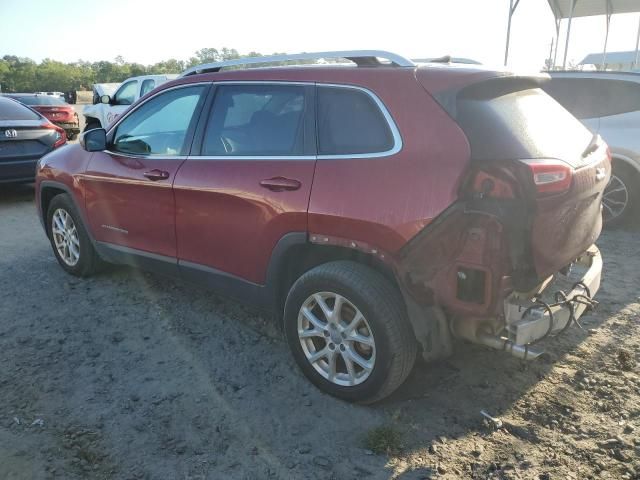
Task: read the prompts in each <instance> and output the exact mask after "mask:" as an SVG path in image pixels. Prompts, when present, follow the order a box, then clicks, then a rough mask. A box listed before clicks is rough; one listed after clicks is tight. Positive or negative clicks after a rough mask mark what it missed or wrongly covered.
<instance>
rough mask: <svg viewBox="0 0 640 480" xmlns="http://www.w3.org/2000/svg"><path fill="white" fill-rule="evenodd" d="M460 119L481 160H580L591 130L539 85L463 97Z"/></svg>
mask: <svg viewBox="0 0 640 480" xmlns="http://www.w3.org/2000/svg"><path fill="white" fill-rule="evenodd" d="M456 117H457V121H458V123H459V124H460V126H461V127H462V128H463V130H464V132H465V134H466V135H467V138H468V139H469V144H470V145H471V157H472V158H473V159H474V160H477V161H491V160H514V159H533V158H557V159H561V160H564V161H566V162H569V163H571V164H574V165H576V164H578V163H580V162H581V161H582V152H583V151H584V149H585V148H586V147H587V146H588V145H589V143H590V141H591V138H592V134H591V133H590V132H589V130H587V129H586V128H585V127H584V126H583V125H582V124H581V123H580V122H579V121H578V120H576V119H575V118H574V117H573V116H572V115H571V114H570V113H569V112H568V111H567V110H566V109H565V108H563V107H562V105H560V104H559V103H558V102H556V101H555V100H554V99H553V98H551V97H550V96H549V95H547V94H546V93H544V92H543V91H542V90H541V89H539V88H531V89H526V90H520V91H516V92H511V93H507V94H505V95H500V96H497V97H495V98H489V99H487V98H480V99H473V98H462V99H460V100H459V101H458V112H457V115H456Z"/></svg>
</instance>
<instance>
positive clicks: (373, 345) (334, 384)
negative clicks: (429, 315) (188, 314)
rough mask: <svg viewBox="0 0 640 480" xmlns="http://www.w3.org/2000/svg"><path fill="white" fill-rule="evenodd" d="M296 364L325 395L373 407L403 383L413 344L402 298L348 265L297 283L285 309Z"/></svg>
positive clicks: (370, 273)
mask: <svg viewBox="0 0 640 480" xmlns="http://www.w3.org/2000/svg"><path fill="white" fill-rule="evenodd" d="M284 322H285V323H284V329H285V335H286V338H287V342H288V344H289V347H290V348H291V351H292V353H293V357H294V359H295V361H296V363H297V364H298V366H299V367H300V369H301V370H302V372H303V373H304V374H305V375H306V376H307V378H308V379H309V380H310V381H311V382H312V383H313V384H314V385H316V386H317V387H318V388H320V389H321V390H322V391H324V392H326V393H329V394H330V395H333V396H335V397H338V398H341V399H343V400H348V401H352V402H359V403H372V402H375V401H378V400H381V399H382V398H384V397H386V396H388V395H389V394H391V393H392V392H393V391H394V390H395V389H397V388H398V387H399V386H400V385H401V384H402V383H403V382H404V380H405V379H406V378H407V376H408V375H409V373H410V372H411V369H412V368H413V364H414V362H415V358H416V351H417V344H416V340H415V337H414V335H413V331H412V328H411V325H410V324H409V321H408V319H407V316H406V313H405V309H404V304H403V302H402V298H401V296H400V293H399V292H398V291H397V289H396V288H394V287H393V285H392V284H391V283H390V282H389V281H388V280H387V279H386V278H385V277H384V276H383V275H381V274H380V273H378V272H377V271H375V270H373V269H371V268H369V267H367V266H364V265H361V264H358V263H355V262H349V261H338V262H331V263H327V264H324V265H320V266H318V267H316V268H314V269H312V270H310V271H309V272H307V273H305V274H304V275H303V276H302V277H300V278H299V279H298V280H297V281H296V282H295V284H294V285H293V287H292V288H291V290H290V292H289V295H288V296H287V301H286V304H285V318H284Z"/></svg>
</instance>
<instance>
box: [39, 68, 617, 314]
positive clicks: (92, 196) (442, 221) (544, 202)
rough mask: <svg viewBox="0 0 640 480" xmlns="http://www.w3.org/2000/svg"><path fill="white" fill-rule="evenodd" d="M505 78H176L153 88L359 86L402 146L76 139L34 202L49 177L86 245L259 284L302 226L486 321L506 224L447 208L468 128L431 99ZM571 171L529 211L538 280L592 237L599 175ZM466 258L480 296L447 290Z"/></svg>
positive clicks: (506, 257) (465, 166)
mask: <svg viewBox="0 0 640 480" xmlns="http://www.w3.org/2000/svg"><path fill="white" fill-rule="evenodd" d="M502 75H503V74H502V73H496V72H491V71H484V70H473V69H462V68H452V67H441V68H419V69H412V68H411V69H409V68H373V69H372V68H292V69H285V68H278V69H254V70H242V71H238V70H235V71H226V72H220V73H211V74H202V75H195V76H189V77H185V78H181V79H178V80H175V81H173V82H169V83H166V84H163V85H162V86H161V87H159V88H158V89H156V90H155V91H154V94H157V93H158V92H161V91H163V90H165V89H168V88H172V87H174V86H176V85H183V84H189V83H201V82H213V83H215V82H222V81H252V80H255V81H294V82H308V83H309V84H313V83H317V84H323V83H326V84H345V85H356V86H359V87H363V88H366V89H369V90H370V91H372V92H373V93H375V94H376V95H377V96H378V97H379V98H380V100H381V101H382V102H383V103H384V105H385V106H386V108H387V109H388V111H389V112H390V114H391V116H392V117H393V119H394V121H395V123H396V125H397V127H398V130H399V132H400V135H401V137H402V143H403V147H402V150H401V151H400V152H398V153H397V154H395V155H392V156H387V157H378V158H345V159H323V160H317V161H308V160H300V161H296V160H277V159H276V160H259V161H243V162H238V161H235V160H233V159H229V160H217V161H212V162H207V161H202V160H196V159H189V158H184V157H176V158H175V159H171V158H162V159H158V158H146V157H143V156H141V157H140V158H133V159H132V158H130V157H122V156H119V155H114V154H111V153H108V152H97V153H93V154H92V153H87V152H85V151H84V150H83V149H82V148H81V147H80V146H77V145H74V146H70V147H67V148H65V149H63V150H60V151H58V152H55V153H53V154H51V155H49V156H48V157H46V160H45V161H43V162H42V165H41V168H40V170H39V172H38V179H37V182H38V187H37V190H36V191H37V192H38V199H37V204H38V207H39V208H40V209H41V214H42V212H43V211H45V210H46V200H47V198H48V196H50V195H51V193H47V189H54V190H55V188H56V187H55V183H56V182H57V183H58V184H60V185H61V186H64V187H66V188H67V189H68V191H69V192H70V193H71V194H72V196H73V198H74V199H75V201H76V204H77V205H78V207H79V209H80V210H81V212H82V215H83V217H84V218H85V222H86V224H87V226H88V230H89V232H90V234H91V235H92V237H93V238H94V239H95V240H96V241H98V242H106V243H108V244H113V245H116V246H120V247H126V248H129V249H134V250H136V251H140V252H146V253H149V254H154V255H159V256H163V257H167V258H170V259H175V261H176V262H178V263H180V262H184V263H185V264H186V263H187V262H188V263H190V264H197V265H200V266H202V267H206V268H210V269H215V270H217V271H220V272H223V273H224V274H227V275H230V276H233V277H237V278H239V279H241V280H242V281H246V282H248V283H252V284H257V285H263V284H266V283H267V281H268V270H269V266H270V262H271V260H272V253H273V251H274V248H275V247H276V245H277V244H278V242H279V240H280V239H281V238H283V237H284V235H286V234H287V233H290V232H304V233H307V234H308V243H310V244H313V245H333V246H339V247H341V248H345V249H351V250H353V251H358V252H361V253H365V254H366V255H368V256H372V257H375V258H376V259H377V260H378V261H380V262H382V263H383V264H386V265H387V266H388V267H389V268H390V269H391V270H392V271H393V272H394V274H395V276H396V280H397V282H398V284H399V286H400V288H401V289H402V290H403V291H405V292H407V294H408V295H410V296H411V297H412V298H413V299H414V300H416V301H417V302H418V303H421V304H434V303H435V304H439V305H442V306H444V307H445V308H447V309H448V311H449V312H451V313H453V314H455V315H463V316H478V317H483V316H489V315H494V314H495V313H496V312H498V311H499V308H500V303H501V300H502V299H503V298H504V296H505V295H506V294H507V293H509V292H510V291H512V290H513V288H514V287H513V283H512V278H511V277H512V274H513V271H514V269H515V268H516V267H517V265H514V260H513V258H512V256H510V254H509V250H508V245H509V244H510V242H509V240H508V238H507V233H506V228H507V227H508V225H506V222H505V221H501V220H500V219H496V218H494V217H492V216H491V215H486V214H477V213H474V212H471V213H470V212H469V210H468V208H467V209H466V210H465V209H461V210H459V211H454V212H452V213H451V212H449V213H447V211H448V209H450V208H451V207H452V206H453V205H455V204H456V203H457V202H460V201H461V200H462V198H463V197H464V195H466V193H465V192H464V186H465V185H466V184H465V182H466V181H467V180H468V177H469V175H470V172H471V170H473V169H472V167H471V162H470V158H471V155H472V152H471V148H470V145H469V141H468V140H467V136H466V135H465V132H464V131H463V129H462V128H461V127H460V126H459V125H458V124H457V123H456V122H455V121H454V120H453V119H452V118H451V117H450V115H449V114H448V113H447V111H445V109H444V108H442V106H441V105H440V104H439V102H438V101H437V100H436V97H437V96H438V95H439V94H441V93H446V92H447V91H450V90H451V89H463V88H465V87H466V86H467V85H472V84H475V83H477V82H481V81H485V80H490V79H492V78H496V77H500V76H502ZM148 98H149V97H148V96H147V97H145V98H144V99H142V101H143V102H144V101H145V100H146V99H148ZM132 108H135V105H134V106H133V107H132ZM124 116H126V113H125V114H124V115H123V117H124ZM605 148H606V146H604V144H601V145H600V146H599V147H598V148H597V150H596V151H595V153H593V155H594V158H593V159H592V162H591V163H590V164H589V165H588V166H587V167H584V169H583V170H584V176H589V178H590V175H591V173H592V171H593V169H594V168H596V167H598V168H606V169H607V176H608V174H609V171H610V166H609V164H608V161H607V159H606V155H605V154H604V151H605V150H604V149H605ZM152 170H159V171H164V172H167V174H168V176H167V178H166V179H161V180H150V179H149V178H147V177H145V173H147V172H150V171H152ZM581 175H583V174H582V173H581V171H576V175H575V178H574V184H576V182H578V184H576V185H574V187H573V188H572V189H571V190H570V191H568V192H566V193H563V194H561V196H560V197H558V196H556V197H553V198H540V199H535V202H536V204H537V206H536V208H535V209H534V210H532V211H535V212H537V213H535V217H534V219H533V225H534V226H533V230H532V232H533V233H532V235H530V237H527V240H529V239H531V244H532V245H531V248H532V250H533V251H532V252H531V255H532V256H533V264H534V266H535V268H536V269H537V272H536V273H535V279H536V281H541V280H542V279H543V278H544V277H545V276H547V275H549V274H552V273H554V272H556V271H558V270H559V269H560V268H562V267H563V266H565V265H566V264H568V263H569V262H570V261H571V260H572V259H573V258H575V257H577V256H578V255H580V254H582V253H583V252H584V251H585V250H586V248H587V247H588V246H589V245H590V244H591V243H593V241H595V239H596V238H597V236H598V235H599V233H600V226H601V221H600V220H599V216H600V211H599V198H600V195H601V193H602V189H604V185H606V182H602V184H601V185H600V184H598V185H596V184H595V183H594V184H593V185H591V184H590V185H588V188H587V187H585V188H583V189H582V190H581V188H582V187H581V186H580V185H582V184H583V183H584V182H587V180H584V181H582V180H580V179H581V178H582V177H581ZM280 177H281V178H285V179H293V180H295V181H297V182H298V183H299V185H300V187H299V188H297V189H293V190H284V191H272V190H269V189H267V188H265V187H264V186H263V185H261V182H263V181H264V180H269V179H274V178H280ZM607 178H608V177H607ZM580 182H582V183H580ZM507 191H508V189H507ZM468 205H473V201H471V200H470V202H469V204H468ZM434 219H438V221H434ZM554 232H555V233H554ZM569 233H571V237H570V238H568V235H569ZM574 233H575V235H573V234H574ZM511 246H512V247H513V245H511ZM465 266H467V267H471V268H474V269H476V270H479V271H482V272H485V273H486V282H485V287H484V288H485V291H484V292H483V293H482V301H481V302H480V303H478V302H476V303H469V302H466V301H461V300H460V299H459V298H457V296H456V278H457V271H458V269H459V268H461V267H465Z"/></svg>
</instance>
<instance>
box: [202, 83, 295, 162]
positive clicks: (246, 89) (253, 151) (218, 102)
mask: <svg viewBox="0 0 640 480" xmlns="http://www.w3.org/2000/svg"><path fill="white" fill-rule="evenodd" d="M306 98H307V96H306V94H305V87H304V86H302V85H275V84H274V85H220V86H218V87H216V94H215V98H214V102H213V106H212V108H211V113H210V116H209V120H208V122H207V128H206V133H205V137H204V143H203V146H202V155H206V156H286V155H303V154H304V150H305V145H304V144H305V111H306V107H307V106H306Z"/></svg>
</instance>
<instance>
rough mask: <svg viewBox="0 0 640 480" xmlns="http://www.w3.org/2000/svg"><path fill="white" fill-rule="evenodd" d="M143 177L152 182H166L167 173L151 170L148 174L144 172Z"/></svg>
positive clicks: (155, 169)
mask: <svg viewBox="0 0 640 480" xmlns="http://www.w3.org/2000/svg"><path fill="white" fill-rule="evenodd" d="M143 175H144V176H145V177H147V178H148V179H149V180H153V181H154V182H156V181H158V180H166V179H167V178H169V172H165V171H164V170H158V169H157V168H154V169H153V170H149V171H148V172H144V173H143Z"/></svg>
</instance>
